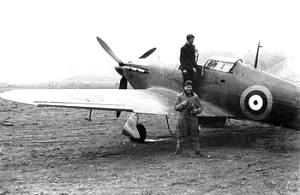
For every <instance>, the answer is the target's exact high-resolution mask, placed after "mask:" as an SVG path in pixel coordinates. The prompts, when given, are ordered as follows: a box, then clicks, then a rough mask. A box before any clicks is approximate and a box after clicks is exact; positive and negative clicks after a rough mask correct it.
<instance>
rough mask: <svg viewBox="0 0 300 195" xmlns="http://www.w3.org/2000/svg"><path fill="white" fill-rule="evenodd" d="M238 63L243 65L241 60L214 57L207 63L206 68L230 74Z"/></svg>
mask: <svg viewBox="0 0 300 195" xmlns="http://www.w3.org/2000/svg"><path fill="white" fill-rule="evenodd" d="M237 62H240V63H243V60H242V59H239V58H230V57H223V56H212V57H210V58H209V59H208V60H207V61H206V63H205V64H204V68H207V69H212V70H216V71H221V72H230V71H231V70H232V68H233V67H234V65H235V64H236V63H237Z"/></svg>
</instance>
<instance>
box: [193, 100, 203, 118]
mask: <svg viewBox="0 0 300 195" xmlns="http://www.w3.org/2000/svg"><path fill="white" fill-rule="evenodd" d="M194 102H195V104H194V109H193V112H194V113H195V114H201V113H202V106H201V103H200V99H199V97H198V96H196V97H195V101H194Z"/></svg>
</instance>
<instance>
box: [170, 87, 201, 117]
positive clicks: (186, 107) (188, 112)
mask: <svg viewBox="0 0 300 195" xmlns="http://www.w3.org/2000/svg"><path fill="white" fill-rule="evenodd" d="M186 100H187V102H188V103H187V104H185V103H184V102H185V101H186ZM194 109H197V112H194V111H193V110H194ZM174 110H175V111H179V116H180V117H191V116H197V114H200V113H201V112H202V106H201V103H200V99H199V97H198V95H197V94H195V93H193V94H192V95H186V93H185V92H184V91H183V92H181V93H179V94H178V95H177V97H176V103H175V106H174Z"/></svg>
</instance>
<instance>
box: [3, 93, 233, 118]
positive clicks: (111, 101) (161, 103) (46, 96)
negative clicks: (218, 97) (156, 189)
mask: <svg viewBox="0 0 300 195" xmlns="http://www.w3.org/2000/svg"><path fill="white" fill-rule="evenodd" d="M177 94H178V92H177V91H174V90H169V89H165V88H149V89H127V90H119V89H22V90H12V91H7V92H4V93H0V97H1V98H3V99H7V100H11V101H15V102H21V103H26V104H32V105H37V106H41V107H66V108H87V109H99V110H110V111H127V112H136V113H144V114H161V115H173V114H175V111H174V104H175V99H176V96H177ZM201 104H202V107H203V113H202V114H201V116H210V117H213V116H222V117H231V118H232V117H234V116H231V115H230V114H228V113H226V112H225V111H223V110H221V109H220V108H218V107H216V106H214V105H212V104H210V103H209V102H205V101H201Z"/></svg>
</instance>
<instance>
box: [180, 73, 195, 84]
mask: <svg viewBox="0 0 300 195" xmlns="http://www.w3.org/2000/svg"><path fill="white" fill-rule="evenodd" d="M181 72H182V77H183V84H184V83H185V81H187V80H190V81H192V82H193V77H194V70H193V69H184V70H181Z"/></svg>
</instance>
